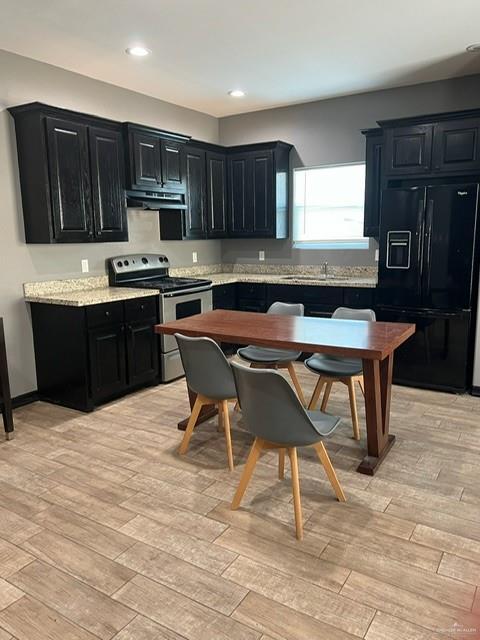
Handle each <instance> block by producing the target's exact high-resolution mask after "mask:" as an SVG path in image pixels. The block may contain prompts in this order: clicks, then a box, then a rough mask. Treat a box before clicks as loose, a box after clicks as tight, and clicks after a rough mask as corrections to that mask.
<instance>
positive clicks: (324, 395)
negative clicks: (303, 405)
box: [320, 382, 333, 411]
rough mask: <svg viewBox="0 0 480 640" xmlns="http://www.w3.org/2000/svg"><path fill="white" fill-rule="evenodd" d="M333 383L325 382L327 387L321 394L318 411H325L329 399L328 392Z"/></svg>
mask: <svg viewBox="0 0 480 640" xmlns="http://www.w3.org/2000/svg"><path fill="white" fill-rule="evenodd" d="M332 384H333V382H327V386H326V387H325V393H324V394H323V400H322V406H321V407H320V411H326V410H327V404H328V399H329V398H330V391H331V390H332Z"/></svg>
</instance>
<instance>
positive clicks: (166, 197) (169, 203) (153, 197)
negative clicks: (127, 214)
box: [126, 191, 187, 211]
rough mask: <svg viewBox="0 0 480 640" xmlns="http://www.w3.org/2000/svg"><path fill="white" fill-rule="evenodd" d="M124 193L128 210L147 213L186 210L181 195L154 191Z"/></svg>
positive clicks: (182, 195)
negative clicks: (138, 210) (140, 210)
mask: <svg viewBox="0 0 480 640" xmlns="http://www.w3.org/2000/svg"><path fill="white" fill-rule="evenodd" d="M126 193H127V207H128V208H129V209H144V210H147V211H161V210H171V209H177V210H179V211H182V210H185V209H186V208H187V205H186V204H185V195H184V194H183V193H166V192H163V193H158V192H156V191H127V192H126Z"/></svg>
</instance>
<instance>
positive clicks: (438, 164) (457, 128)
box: [433, 118, 480, 173]
mask: <svg viewBox="0 0 480 640" xmlns="http://www.w3.org/2000/svg"><path fill="white" fill-rule="evenodd" d="M479 130H480V118H469V119H464V120H452V121H450V122H439V123H437V124H436V125H435V133H434V138H433V170H434V171H435V172H437V171H438V172H440V171H441V172H447V173H452V172H457V171H461V172H463V173H466V172H476V171H478V170H479V169H480V144H479Z"/></svg>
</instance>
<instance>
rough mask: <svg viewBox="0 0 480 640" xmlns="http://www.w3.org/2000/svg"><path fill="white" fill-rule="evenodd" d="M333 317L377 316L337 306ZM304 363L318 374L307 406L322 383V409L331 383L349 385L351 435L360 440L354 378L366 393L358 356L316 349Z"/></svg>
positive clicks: (312, 405) (314, 403) (369, 318)
mask: <svg viewBox="0 0 480 640" xmlns="http://www.w3.org/2000/svg"><path fill="white" fill-rule="evenodd" d="M332 318H333V319H337V320H367V321H369V322H373V321H375V319H376V318H375V311H373V310H372V309H349V308H347V307H339V308H338V309H336V310H335V311H334V313H333V314H332ZM352 331H353V328H352ZM305 366H306V367H307V369H309V370H310V371H311V372H312V373H316V374H317V375H318V376H319V378H318V382H317V384H316V385H315V389H314V390H313V394H312V397H311V399H310V403H309V405H308V408H309V409H311V410H313V409H315V407H316V406H317V402H318V399H319V397H320V394H321V392H322V389H323V387H324V386H325V393H324V396H323V400H322V404H321V407H320V410H321V411H325V410H326V409H327V404H328V399H329V398H330V392H331V390H332V385H333V383H334V382H341V383H343V384H344V385H346V386H347V388H348V397H349V401H350V413H351V416H352V426H353V437H354V439H355V440H360V427H359V424H358V411H357V401H356V398H355V382H357V383H358V386H359V387H360V389H361V391H362V394H363V396H365V386H364V381H363V365H362V361H361V359H360V358H339V357H336V356H330V355H327V354H324V353H315V354H314V355H313V356H311V357H310V358H308V359H307V360H305Z"/></svg>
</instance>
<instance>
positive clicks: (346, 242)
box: [292, 160, 370, 250]
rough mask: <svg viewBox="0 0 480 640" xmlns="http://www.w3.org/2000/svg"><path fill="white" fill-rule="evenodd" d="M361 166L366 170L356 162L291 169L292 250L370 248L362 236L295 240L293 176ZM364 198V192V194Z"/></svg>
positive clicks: (368, 240)
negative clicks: (299, 173) (302, 172)
mask: <svg viewBox="0 0 480 640" xmlns="http://www.w3.org/2000/svg"><path fill="white" fill-rule="evenodd" d="M358 165H363V166H364V167H365V169H366V161H365V160H358V161H356V162H337V163H334V164H319V165H314V166H311V167H294V169H293V176H292V179H293V189H292V194H293V195H292V198H293V200H292V247H293V248H294V249H301V250H303V249H304V250H311V249H314V250H315V249H316V250H318V249H328V250H338V249H340V250H345V249H355V250H358V249H360V250H365V249H369V247H370V239H369V238H368V237H366V236H362V237H361V238H350V239H337V240H334V239H328V240H296V239H295V209H296V207H295V174H296V173H297V172H298V171H304V172H307V171H311V170H312V171H313V170H315V169H334V168H337V167H351V166H358ZM364 198H365V192H364ZM363 217H364V220H365V200H364V207H363Z"/></svg>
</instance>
